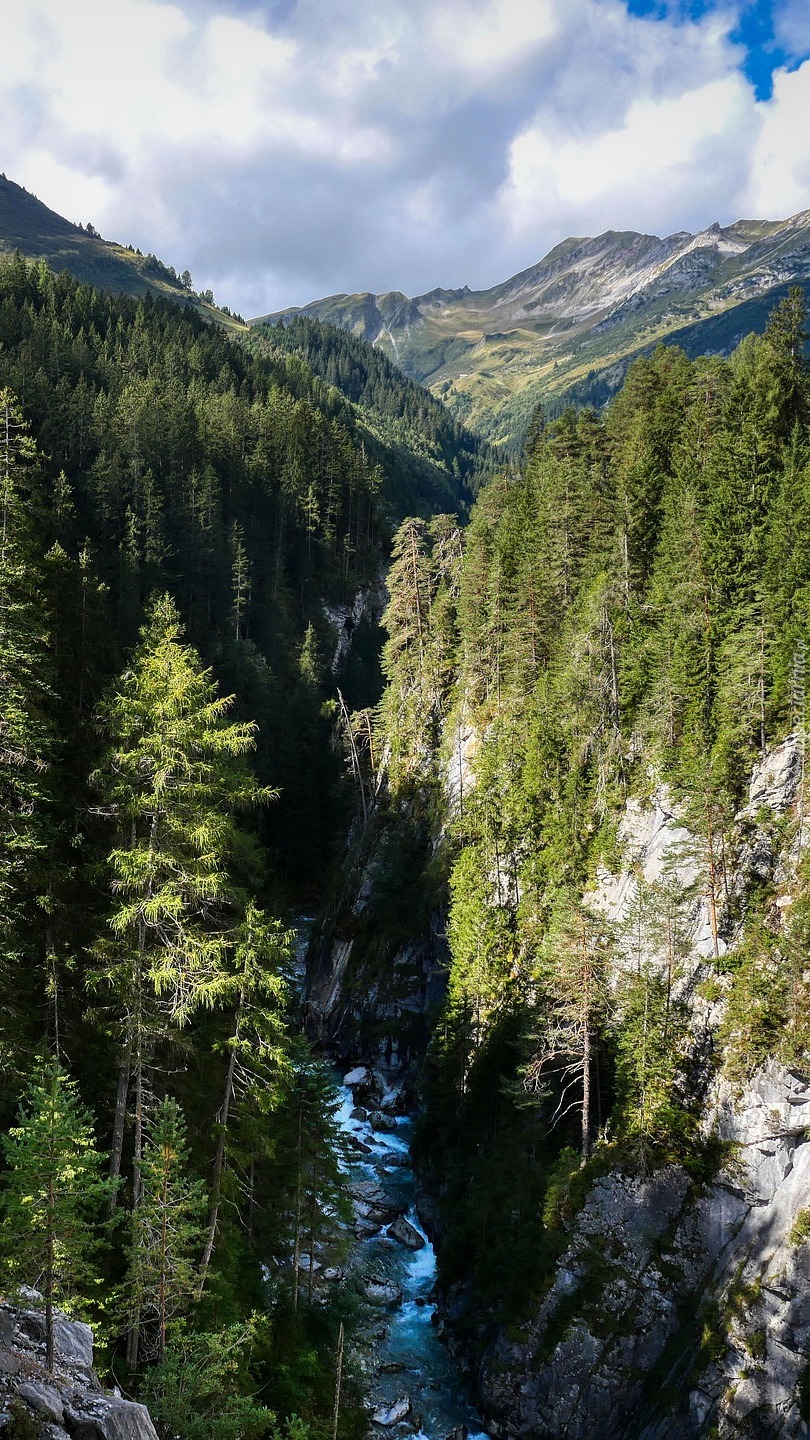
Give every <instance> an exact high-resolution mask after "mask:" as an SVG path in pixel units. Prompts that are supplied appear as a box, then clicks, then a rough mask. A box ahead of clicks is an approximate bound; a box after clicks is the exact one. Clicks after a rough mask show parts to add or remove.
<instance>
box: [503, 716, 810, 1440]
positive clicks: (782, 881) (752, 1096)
mask: <svg viewBox="0 0 810 1440" xmlns="http://www.w3.org/2000/svg"><path fill="white" fill-rule="evenodd" d="M800 773H801V765H800V753H799V745H798V741H797V738H796V737H795V736H788V738H787V739H786V740H785V741H784V742H783V743H782V744H781V745H779V746H776V747H774V749H772V750H771V751H770V752H768V754H767V755H765V756H764V757H763V759H762V760H761V761H760V763H759V764H758V765H757V766H756V768H755V770H754V772H753V774H752V777H751V783H750V787H749V795H748V799H747V802H746V804H745V805H744V806H743V807H742V809H741V810H740V812H739V813H738V815H737V816H736V820H735V826H734V836H733V840H732V845H731V851H730V859H729V873H728V876H727V879H728V884H729V891H730V894H731V897H732V899H733V902H734V904H733V906H732V907H730V908H729V909H728V911H727V912H726V913H725V914H724V915H722V916H721V929H722V936H723V939H722V946H721V948H723V947H733V946H734V945H735V944H736V943H737V941H738V939H739V935H740V933H741V925H740V920H739V919H732V918H731V917H733V916H734V915H735V912H736V914H737V915H744V913H745V906H746V903H747V898H746V897H747V894H748V887H749V885H750V882H751V880H752V879H755V880H757V881H759V882H763V881H765V882H769V883H771V884H772V885H773V887H774V892H775V899H774V908H775V911H778V908H779V906H780V905H784V904H789V897H790V891H791V888H792V886H793V884H794V882H795V871H796V861H797V858H798V855H799V852H800V849H801V846H800V845H799V841H798V839H797V838H794V839H793V840H789V842H788V846H787V848H786V849H783V850H782V851H781V852H779V851H778V849H777V841H778V834H779V832H778V829H777V827H776V824H775V822H776V821H778V820H779V818H780V817H782V816H784V815H785V814H786V813H787V812H788V811H789V810H790V807H791V805H792V804H793V803H794V800H795V797H796V794H797V787H798V782H799V778H800ZM788 833H789V834H791V833H795V831H794V832H790V831H789V832H788ZM620 838H621V839H622V840H623V842H624V860H623V865H622V868H621V869H620V871H619V873H618V874H609V873H608V872H607V871H603V872H602V873H601V874H600V876H599V877H598V881H597V885H596V887H595V889H594V890H593V891H591V892H590V893H589V895H588V897H587V898H588V900H589V901H590V902H591V903H593V904H595V905H597V906H598V907H599V908H601V909H602V910H603V912H605V913H606V914H607V915H608V916H609V918H610V919H611V920H612V921H615V922H619V923H621V922H622V921H623V920H624V919H625V918H626V916H627V914H628V910H629V907H630V905H631V903H632V900H633V898H634V895H635V892H636V886H637V876H638V875H639V874H640V875H642V876H643V877H644V879H645V880H647V881H650V882H652V881H655V880H657V879H659V878H660V877H661V876H662V875H664V874H665V873H666V874H667V875H669V876H674V878H675V879H676V881H677V882H678V883H679V884H680V886H682V887H683V888H685V889H688V888H689V886H691V885H693V882H694V881H695V879H696V878H697V871H696V869H695V860H694V858H693V857H694V845H693V842H692V840H691V837H690V836H689V834H688V831H687V830H686V828H685V826H684V824H683V820H682V817H681V815H680V813H679V811H678V809H677V807H676V806H674V805H673V803H672V800H671V797H670V796H669V794H668V792H667V790H666V787H664V786H660V787H659V788H658V790H657V791H656V792H655V795H654V798H653V801H652V803H651V804H650V805H646V806H645V805H641V804H639V803H636V802H631V803H629V804H628V806H627V807H626V811H625V815H624V817H623V819H622V822H621V825H620ZM805 844H806V840H805ZM693 896H694V898H693V900H692V902H691V909H690V910H689V914H688V917H687V918H688V934H689V947H688V948H689V954H688V957H687V960H686V963H685V966H684V971H685V973H684V976H683V977H682V980H681V985H682V993H683V995H684V998H686V999H688V1000H689V1001H690V1004H691V1007H692V1015H693V1026H694V1037H695V1043H696V1046H699V1045H700V1044H701V1043H702V1041H704V1040H705V1037H706V1036H711V1034H712V1031H713V1029H714V1027H716V1024H717V1021H718V1019H719V1017H720V1015H721V1014H722V1003H723V1002H722V999H721V1000H720V1001H713V1002H711V1004H710V1003H709V1002H703V1001H702V1000H701V999H700V996H699V993H698V992H697V982H698V981H699V980H701V979H703V978H705V977H707V976H709V975H711V974H712V973H713V966H712V964H711V956H712V948H713V939H712V935H711V929H710V926H709V916H708V906H707V900H706V898H705V896H702V895H701V894H700V884H699V883H698V884H697V885H695V886H694V889H693ZM774 923H775V924H776V925H778V923H779V922H778V917H777V918H776V919H775V921H774ZM647 944H648V947H649V948H648V950H647V952H645V955H644V957H643V958H644V960H646V961H647V962H648V963H651V964H652V965H656V964H660V961H661V957H660V956H659V955H657V954H656V952H655V944H656V938H655V936H654V935H653V936H652V937H651V938H650V939H649V941H648V942H647ZM707 961H708V963H707ZM713 1007H715V1008H713ZM700 1083H701V1085H702V1089H701V1091H700V1095H701V1099H702V1103H703V1106H704V1114H705V1121H704V1124H705V1128H706V1132H707V1134H708V1133H710V1132H712V1131H715V1132H716V1133H717V1134H718V1136H719V1138H720V1139H721V1140H724V1141H725V1142H727V1147H728V1149H727V1159H726V1161H725V1163H724V1165H723V1166H722V1168H721V1169H720V1171H719V1173H718V1174H717V1175H716V1176H715V1177H714V1180H713V1181H712V1182H711V1183H705V1184H704V1185H702V1186H696V1185H695V1183H694V1181H693V1180H692V1179H691V1178H690V1176H689V1175H687V1174H686V1173H685V1172H684V1171H683V1170H681V1169H679V1168H677V1167H670V1168H668V1169H667V1170H664V1171H662V1172H660V1173H659V1174H655V1175H652V1176H651V1177H649V1178H648V1179H646V1180H640V1179H638V1178H633V1179H631V1178H627V1177H625V1176H622V1175H619V1174H608V1175H606V1176H604V1177H602V1178H601V1179H599V1180H597V1181H596V1182H595V1184H594V1187H593V1190H592V1192H591V1194H590V1195H589V1197H588V1199H587V1200H586V1203H585V1205H584V1207H583V1209H582V1211H581V1212H580V1214H579V1216H578V1217H577V1219H576V1221H575V1223H574V1225H573V1228H572V1230H571V1234H570V1244H569V1248H568V1250H567V1251H566V1253H565V1254H564V1255H563V1256H562V1258H561V1260H560V1262H559V1265H558V1268H557V1272H556V1275H555V1279H554V1282H553V1284H552V1286H551V1288H550V1290H549V1291H548V1293H547V1294H546V1296H545V1297H544V1299H543V1301H542V1303H541V1304H540V1305H539V1306H538V1308H537V1310H536V1312H535V1315H534V1317H533V1319H532V1321H531V1323H530V1324H529V1325H528V1326H527V1327H526V1332H525V1334H524V1335H522V1336H521V1338H520V1339H519V1340H514V1339H509V1338H508V1337H506V1336H505V1335H501V1336H500V1337H499V1338H498V1339H497V1340H496V1341H494V1342H492V1343H491V1344H490V1346H489V1349H488V1351H487V1352H486V1354H485V1356H484V1360H483V1363H482V1367H481V1390H482V1400H483V1402H484V1405H485V1407H486V1409H487V1411H488V1412H489V1413H491V1414H492V1415H493V1416H494V1417H495V1418H496V1421H497V1423H498V1426H499V1430H500V1431H501V1432H502V1433H508V1434H511V1435H513V1436H516V1437H520V1440H563V1437H565V1440H593V1437H597V1436H598V1437H599V1440H626V1437H628V1436H630V1435H632V1436H633V1440H703V1437H706V1436H708V1435H711V1436H712V1437H716V1440H808V1437H810V1426H808V1425H807V1423H806V1422H805V1421H803V1420H802V1418H801V1415H800V1407H799V1393H800V1384H802V1383H803V1377H804V1376H805V1375H806V1373H808V1368H809V1367H810V1243H808V1242H805V1243H799V1244H796V1243H795V1236H794V1238H792V1234H793V1232H794V1226H795V1222H796V1220H797V1217H798V1216H799V1215H800V1214H801V1212H802V1211H803V1210H805V1209H810V1143H808V1140H809V1139H810V1075H804V1074H802V1073H800V1072H798V1071H793V1070H791V1069H789V1068H786V1067H784V1066H781V1065H778V1064H776V1063H775V1062H769V1063H768V1064H766V1065H765V1066H764V1067H763V1068H762V1069H761V1070H760V1071H759V1072H758V1073H757V1074H756V1075H754V1076H753V1077H752V1078H751V1079H750V1080H749V1081H748V1082H747V1083H746V1084H745V1085H743V1086H741V1087H738V1088H734V1087H733V1086H732V1085H731V1084H730V1083H729V1082H728V1081H724V1080H720V1081H714V1082H712V1081H711V1080H710V1071H709V1069H708V1067H706V1068H705V1069H704V1070H703V1071H701V1080H700Z"/></svg>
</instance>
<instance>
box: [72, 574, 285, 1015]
mask: <svg viewBox="0 0 810 1440" xmlns="http://www.w3.org/2000/svg"><path fill="white" fill-rule="evenodd" d="M181 635H182V627H181V624H180V619H179V616H178V613H177V609H176V607H175V605H174V603H173V601H172V600H171V598H170V597H169V596H168V595H164V596H160V597H158V598H157V599H156V600H155V602H154V604H153V605H152V607H151V609H150V611H149V613H148V616H147V621H146V624H145V625H144V627H143V629H142V631H141V640H140V645H139V647H138V649H137V650H136V651H135V654H134V656H133V660H132V663H131V666H130V667H129V668H128V669H127V670H126V671H125V672H124V675H123V676H122V679H121V682H120V684H119V686H118V687H117V688H116V690H115V692H114V693H113V695H112V696H111V697H110V699H109V701H108V702H107V703H106V704H105V706H104V708H103V711H102V718H103V724H104V729H105V732H106V736H107V738H108V740H109V749H108V750H107V752H106V753H105V755H104V756H103V757H102V760H101V764H100V766H99V769H98V772H97V774H96V784H97V787H98V790H99V792H100V794H101V796H102V798H103V800H104V802H105V804H106V805H107V806H108V807H109V809H110V811H111V813H112V815H113V817H114V819H115V824H116V830H117V840H118V843H117V844H116V846H115V848H114V849H113V850H112V851H111V852H110V856H109V862H108V863H109V872H110V889H111V891H112V893H113V895H114V896H115V897H116V901H117V903H116V906H115V909H114V911H113V913H112V915H111V918H110V926H111V929H112V931H113V934H114V936H115V937H116V948H117V946H118V945H120V946H121V948H122V950H123V952H124V955H125V956H131V955H132V954H134V953H138V955H139V957H140V958H139V963H140V965H141V966H142V967H143V968H144V970H145V973H146V974H147V975H148V978H149V980H150V982H151V984H152V986H153V988H154V992H155V995H156V996H157V997H165V998H166V1000H167V1001H168V1008H169V1012H170V1014H171V1016H172V1019H173V1020H174V1021H175V1022H176V1023H177V1024H184V1023H185V1022H186V1021H187V1020H188V1019H189V1017H190V1015H191V1014H192V1013H193V1012H194V1010H195V1009H196V1008H197V1007H198V1006H200V1005H205V1006H208V1007H210V1006H211V1005H212V1004H214V1003H215V1001H216V999H217V996H218V994H219V991H220V989H221V987H222V985H223V983H225V982H224V980H223V974H222V972H223V957H224V950H225V947H226V944H227V939H226V936H225V933H224V926H223V923H222V922H220V924H219V925H217V924H216V918H215V917H216V916H217V912H218V911H220V912H221V913H222V912H224V913H227V911H228V908H231V909H233V907H234V906H235V905H236V904H237V903H238V895H237V894H236V893H234V889H233V883H232V882H231V881H230V880H229V876H228V869H232V868H233V866H234V864H235V863H238V849H239V844H240V839H239V835H238V831H237V829H236V827H235V825H234V821H233V815H234V813H235V812H236V811H238V810H246V809H248V808H249V807H251V806H255V805H257V804H258V803H260V802H263V801H267V800H269V799H271V798H273V797H272V792H270V791H268V790H267V789H266V788H262V787H260V786H259V785H258V784H257V783H256V781H255V779H254V777H253V775H252V773H251V771H250V769H249V767H248V765H247V764H246V763H245V760H244V756H245V754H246V753H247V752H248V751H250V750H251V749H253V748H254V745H255V740H254V730H255V726H254V725H251V724H249V723H245V722H236V723H231V724H227V723H226V721H225V715H226V712H227V710H228V709H229V708H230V706H231V705H232V703H233V699H232V697H231V698H225V697H221V696H217V694H216V687H215V685H214V683H213V680H212V678H211V674H210V672H209V671H205V670H204V669H203V667H202V665H201V663H200V660H199V657H198V656H197V655H196V654H195V652H194V651H193V650H192V649H191V647H189V646H186V645H183V644H182V643H181ZM113 963H114V964H115V961H114V962H113ZM124 964H125V965H126V964H127V961H126V960H125V961H124ZM131 983H134V982H130V984H129V985H127V986H126V988H127V989H129V988H131ZM125 984H126V982H125Z"/></svg>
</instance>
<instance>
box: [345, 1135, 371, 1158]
mask: <svg viewBox="0 0 810 1440" xmlns="http://www.w3.org/2000/svg"><path fill="white" fill-rule="evenodd" d="M346 1139H347V1141H348V1144H349V1149H350V1150H353V1151H354V1152H355V1154H356V1155H373V1154H374V1151H373V1150H372V1148H371V1146H370V1145H367V1144H366V1142H365V1140H360V1139H359V1138H358V1136H357V1135H347V1136H346Z"/></svg>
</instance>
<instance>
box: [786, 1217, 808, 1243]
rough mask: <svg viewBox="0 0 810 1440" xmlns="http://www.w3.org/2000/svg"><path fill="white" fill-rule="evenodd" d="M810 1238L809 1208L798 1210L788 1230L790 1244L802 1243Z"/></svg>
mask: <svg viewBox="0 0 810 1440" xmlns="http://www.w3.org/2000/svg"><path fill="white" fill-rule="evenodd" d="M807 1240H810V1209H804V1210H800V1211H799V1213H798V1215H797V1216H796V1219H795V1220H794V1221H793V1225H792V1228H791V1231H790V1244H791V1245H804V1243H805V1241H807Z"/></svg>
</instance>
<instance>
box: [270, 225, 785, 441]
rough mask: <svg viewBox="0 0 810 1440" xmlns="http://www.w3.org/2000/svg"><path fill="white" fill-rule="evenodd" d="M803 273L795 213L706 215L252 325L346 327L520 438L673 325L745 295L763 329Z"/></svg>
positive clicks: (456, 406)
mask: <svg viewBox="0 0 810 1440" xmlns="http://www.w3.org/2000/svg"><path fill="white" fill-rule="evenodd" d="M808 277H810V210H804V211H800V212H798V213H797V214H796V215H793V216H790V217H788V219H786V220H757V219H740V220H737V221H735V222H734V223H733V224H731V225H727V226H722V225H720V223H719V222H717V221H715V222H714V223H713V224H712V225H709V226H707V227H706V228H705V229H703V230H700V231H698V232H697V233H694V234H693V233H692V232H690V231H687V230H679V231H675V232H674V233H673V234H671V235H668V236H664V237H661V236H657V235H645V234H641V233H640V232H637V231H631V230H607V231H604V232H603V233H602V234H601V235H597V236H569V237H567V238H566V239H564V240H562V241H560V242H559V243H558V244H557V245H555V246H554V247H553V248H552V249H551V250H550V251H549V252H548V254H547V255H545V256H544V257H542V258H541V259H540V260H539V261H537V262H536V263H535V264H533V265H530V266H528V267H526V269H524V270H521V271H519V272H518V273H517V274H515V275H513V276H510V277H509V278H508V279H506V280H504V281H501V282H500V283H499V284H497V285H494V286H491V287H490V288H489V289H485V290H470V289H469V287H468V286H463V287H460V288H449V289H445V288H442V287H437V288H434V289H433V290H429V291H427V292H425V294H423V295H418V296H414V297H409V296H407V295H405V294H404V293H403V292H401V291H396V290H393V291H387V292H385V293H382V294H379V295H376V294H374V293H373V292H371V291H364V292H359V293H357V294H355V295H346V294H341V295H331V296H326V297H325V298H324V299H321V300H316V301H312V302H310V303H309V304H308V305H305V306H295V307H289V308H287V309H285V310H280V311H276V312H273V313H270V314H268V315H265V316H261V317H257V318H256V319H255V320H252V321H251V322H250V323H251V324H259V323H264V324H268V323H270V324H287V323H289V321H290V320H291V319H292V318H293V317H294V316H296V315H303V316H306V317H309V318H312V319H319V320H324V321H327V322H329V323H331V324H333V325H338V326H340V327H341V328H342V329H345V330H351V331H352V332H353V333H354V334H356V335H361V336H362V338H363V339H365V340H368V341H369V342H370V343H372V344H375V345H377V346H379V347H380V348H382V349H383V350H385V351H386V353H388V354H389V355H390V356H391V358H392V359H394V360H395V362H396V363H397V364H398V365H399V366H400V367H401V368H402V369H403V370H404V371H405V373H406V374H407V375H409V376H411V378H413V379H415V380H418V381H420V383H422V384H424V385H427V386H428V387H429V388H430V389H431V390H433V392H434V393H435V394H438V395H439V396H441V398H442V399H444V400H445V402H446V403H447V404H448V405H449V406H450V408H451V410H452V411H453V412H454V414H455V415H456V416H457V417H458V418H459V419H463V420H464V421H465V422H466V423H468V424H471V425H472V426H473V427H474V428H476V429H478V430H480V431H481V432H482V433H484V434H487V435H488V436H489V437H490V438H493V439H495V440H501V441H503V440H508V439H510V438H513V437H514V436H516V435H519V434H520V432H521V430H522V429H524V428H525V424H526V423H527V421H528V418H529V414H530V412H531V410H532V409H533V408H534V405H535V404H536V403H537V401H538V400H545V401H546V402H550V403H551V405H552V408H553V406H554V403H555V401H559V400H561V399H562V398H563V397H564V396H565V395H566V393H567V392H568V391H569V390H570V389H571V388H572V386H575V385H580V386H581V385H582V382H583V381H584V380H585V379H586V378H589V379H591V380H598V379H599V378H601V379H602V380H603V381H604V379H605V376H606V374H608V373H609V372H610V371H611V370H615V371H616V374H615V377H614V379H613V380H612V381H611V382H609V385H608V388H609V390H611V391H612V390H615V389H616V388H617V386H618V384H619V383H620V381H621V378H622V376H623V374H624V371H625V369H626V367H627V364H628V363H629V360H630V359H631V358H632V357H633V356H634V355H635V354H637V353H639V352H640V351H643V350H644V349H645V348H650V347H652V346H654V345H655V344H656V343H658V341H660V340H667V339H669V338H671V337H672V336H674V335H675V334H676V332H682V331H684V330H687V329H690V327H692V328H695V327H697V328H698V329H699V327H700V326H701V325H702V324H703V323H705V322H707V321H710V320H712V319H713V318H715V317H716V316H718V315H721V314H726V313H728V312H733V311H734V310H735V309H736V307H737V306H739V305H742V304H744V303H748V302H750V301H751V300H761V301H762V305H761V314H760V313H759V312H757V313H756V314H753V315H752V314H751V313H748V314H747V316H746V325H745V329H746V330H750V329H752V328H753V329H762V328H764V324H765V320H766V318H767V313H768V311H769V309H770V308H771V306H772V304H773V303H774V300H775V299H776V298H778V297H777V291H778V289H779V287H780V286H784V285H785V284H786V283H794V282H801V281H802V280H804V279H807V278H808ZM749 312H750V305H749ZM726 329H728V327H726ZM731 333H732V335H735V334H736V332H735V331H734V328H733V327H732V330H731ZM709 338H711V337H710V335H709V332H707V339H709ZM714 343H715V341H714V339H712V340H711V344H710V345H708V346H707V348H712V345H713V344H714ZM731 344H733V339H732V340H728V341H727V343H726V344H725V345H724V346H723V347H722V348H725V349H728V348H730V346H731ZM690 347H691V348H690ZM687 348H688V350H689V353H690V354H697V353H700V336H699V334H697V333H695V334H690V337H689V341H688V344H687ZM617 367H618V368H617ZM586 398H587V397H586ZM499 411H500V412H501V415H500V416H499V414H498V412H499Z"/></svg>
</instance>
